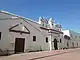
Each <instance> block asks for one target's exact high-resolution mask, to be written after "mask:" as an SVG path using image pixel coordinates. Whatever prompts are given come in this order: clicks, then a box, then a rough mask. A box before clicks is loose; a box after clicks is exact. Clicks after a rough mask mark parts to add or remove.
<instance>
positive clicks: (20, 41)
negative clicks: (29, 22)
mask: <svg viewBox="0 0 80 60" xmlns="http://www.w3.org/2000/svg"><path fill="white" fill-rule="evenodd" d="M24 45H25V38H16V39H15V53H21V52H24Z"/></svg>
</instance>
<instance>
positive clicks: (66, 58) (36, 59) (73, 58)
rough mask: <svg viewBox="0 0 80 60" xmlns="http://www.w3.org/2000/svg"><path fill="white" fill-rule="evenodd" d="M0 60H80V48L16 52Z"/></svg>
mask: <svg viewBox="0 0 80 60" xmlns="http://www.w3.org/2000/svg"><path fill="white" fill-rule="evenodd" d="M0 60H80V48H77V49H65V50H53V51H44V52H33V53H23V54H14V55H11V56H6V57H0Z"/></svg>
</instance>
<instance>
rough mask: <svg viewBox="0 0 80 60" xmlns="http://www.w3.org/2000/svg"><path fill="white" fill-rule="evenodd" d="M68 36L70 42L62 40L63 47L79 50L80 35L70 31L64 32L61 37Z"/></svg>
mask: <svg viewBox="0 0 80 60" xmlns="http://www.w3.org/2000/svg"><path fill="white" fill-rule="evenodd" d="M65 35H67V36H69V37H70V40H68V39H65V38H64V47H66V48H79V47H80V33H76V32H74V31H72V30H64V31H63V36H65Z"/></svg>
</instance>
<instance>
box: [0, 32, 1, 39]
mask: <svg viewBox="0 0 80 60" xmlns="http://www.w3.org/2000/svg"><path fill="white" fill-rule="evenodd" d="M0 40H1V32H0Z"/></svg>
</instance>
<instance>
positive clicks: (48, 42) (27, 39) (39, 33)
mask: <svg viewBox="0 0 80 60" xmlns="http://www.w3.org/2000/svg"><path fill="white" fill-rule="evenodd" d="M63 40H64V39H63V32H62V26H61V25H59V24H56V23H55V21H54V19H53V18H50V19H49V20H48V19H46V18H43V17H40V18H39V21H38V22H35V21H33V20H32V19H28V18H25V17H21V16H17V15H15V14H12V13H9V12H6V11H0V51H2V52H3V51H7V53H20V52H30V51H46V50H47V51H51V50H57V49H61V48H63V47H64V46H63V44H64V41H63Z"/></svg>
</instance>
